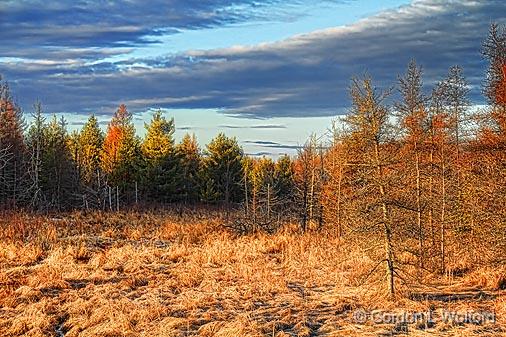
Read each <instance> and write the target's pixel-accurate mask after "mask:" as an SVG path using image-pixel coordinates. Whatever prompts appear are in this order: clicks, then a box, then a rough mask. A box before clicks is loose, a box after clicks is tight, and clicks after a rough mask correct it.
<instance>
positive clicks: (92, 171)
mask: <svg viewBox="0 0 506 337" xmlns="http://www.w3.org/2000/svg"><path fill="white" fill-rule="evenodd" d="M103 142H104V135H103V132H102V130H100V127H99V125H98V121H97V118H96V117H95V116H94V115H92V116H90V118H88V121H87V122H86V124H84V126H83V128H82V130H81V132H80V133H79V136H78V145H77V151H76V153H77V158H75V160H76V162H77V163H78V165H79V171H80V176H81V179H82V181H83V183H84V184H86V185H87V186H92V185H93V186H95V185H99V184H100V183H99V180H100V172H99V171H100V159H101V158H100V154H101V153H100V152H101V149H102V146H103Z"/></svg>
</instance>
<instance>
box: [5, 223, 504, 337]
mask: <svg viewBox="0 0 506 337" xmlns="http://www.w3.org/2000/svg"><path fill="white" fill-rule="evenodd" d="M2 221H3V222H4V223H2V231H3V233H4V234H5V233H7V232H9V231H12V233H11V232H9V233H11V234H9V235H5V236H3V237H4V238H5V239H3V240H2V241H0V335H1V336H57V337H63V336H65V337H77V336H81V337H85V336H104V337H105V336H109V337H112V336H230V337H236V336H276V337H281V336H307V337H309V336H394V335H403V334H409V335H411V336H472V335H480V336H500V335H504V334H505V332H506V330H505V325H504V323H503V321H502V318H503V317H506V316H504V315H505V314H506V303H505V299H506V296H505V294H504V291H503V290H501V289H504V288H503V287H501V284H502V283H501V282H503V281H502V278H501V277H503V276H504V274H502V273H501V272H497V271H494V270H492V269H480V270H476V271H473V272H470V273H468V274H466V275H465V276H463V277H460V278H459V279H458V280H454V281H452V282H446V283H440V284H439V285H437V286H433V287H421V286H420V285H417V286H414V285H408V284H406V283H404V284H403V283H400V284H399V289H400V294H399V296H398V298H396V299H393V300H390V299H386V298H385V297H384V296H383V295H382V294H383V293H384V291H383V288H382V286H381V284H382V282H381V281H382V280H381V273H379V275H378V276H373V277H370V275H369V271H370V270H372V269H373V268H374V266H375V263H374V262H373V261H372V260H371V259H369V258H368V257H367V255H366V254H364V252H363V251H362V250H361V249H360V248H359V247H358V246H357V245H355V244H353V243H349V242H348V243H346V242H345V241H343V240H342V239H340V238H339V237H337V236H335V235H333V234H330V233H325V232H310V233H306V234H300V233H298V232H297V231H296V230H295V227H293V228H292V227H291V226H287V227H286V228H285V229H283V230H281V231H279V232H278V233H275V234H273V235H268V234H261V233H257V234H251V235H246V236H237V235H235V234H234V233H232V232H230V231H229V230H227V229H225V228H224V227H223V226H222V223H223V221H222V220H221V219H220V218H219V216H216V217H212V218H210V219H209V218H201V217H197V216H196V217H194V218H183V219H179V218H177V217H173V216H171V215H170V214H165V215H154V214H144V215H141V214H131V215H125V214H108V215H105V214H100V213H97V214H91V215H83V214H72V215H69V216H68V218H65V219H59V220H58V221H55V220H54V219H53V220H52V219H51V218H49V217H47V218H43V217H29V216H26V217H24V218H22V219H21V218H19V217H18V218H16V219H13V220H12V221H18V222H21V221H22V222H24V225H23V226H25V228H29V229H30V230H26V232H25V233H24V234H23V235H22V236H16V235H18V234H15V233H14V231H13V229H12V228H10V225H9V220H8V218H4V219H3V220H2ZM17 226H20V225H19V223H18V225H17ZM442 310H448V311H452V310H453V311H458V312H469V311H480V310H481V311H487V312H493V313H495V315H496V317H497V320H496V322H495V323H494V322H489V321H487V322H482V323H480V324H477V323H467V322H460V323H459V322H446V321H444V320H443V319H442V318H441V317H438V316H437V315H440V313H441V312H442ZM427 311H431V312H433V313H434V315H435V317H436V318H437V319H436V322H435V323H432V322H427V321H423V320H419V321H417V322H414V323H410V324H404V323H403V322H395V321H390V322H385V321H381V322H375V321H374V319H372V318H371V319H367V320H365V321H358V320H357V317H356V313H357V312H366V313H378V312H385V313H390V314H391V313H394V312H399V313H401V312H413V313H414V312H427Z"/></svg>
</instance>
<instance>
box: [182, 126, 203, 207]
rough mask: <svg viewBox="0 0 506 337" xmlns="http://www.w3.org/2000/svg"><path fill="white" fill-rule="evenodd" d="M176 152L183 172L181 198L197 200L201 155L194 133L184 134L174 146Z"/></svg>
mask: <svg viewBox="0 0 506 337" xmlns="http://www.w3.org/2000/svg"><path fill="white" fill-rule="evenodd" d="M176 153H177V156H178V158H179V163H180V164H179V165H180V166H181V169H182V174H183V177H182V180H183V189H182V194H183V199H184V201H185V202H192V201H193V202H194V201H197V200H198V198H199V193H198V191H199V186H200V180H199V171H200V167H201V164H202V156H201V154H200V150H199V145H198V143H197V139H196V138H195V135H192V136H190V135H189V134H185V135H184V136H183V139H182V140H181V142H180V143H179V144H178V145H177V147H176Z"/></svg>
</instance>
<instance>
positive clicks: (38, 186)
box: [25, 102, 47, 210]
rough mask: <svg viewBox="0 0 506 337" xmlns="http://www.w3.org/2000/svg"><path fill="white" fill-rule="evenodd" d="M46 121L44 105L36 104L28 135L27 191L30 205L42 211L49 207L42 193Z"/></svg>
mask: <svg viewBox="0 0 506 337" xmlns="http://www.w3.org/2000/svg"><path fill="white" fill-rule="evenodd" d="M45 123H46V120H45V118H44V114H43V111H42V104H41V103H40V102H36V103H35V104H34V112H33V121H32V123H31V125H30V128H29V130H28V135H27V145H28V152H29V156H30V158H29V161H30V166H29V171H28V175H29V178H30V179H29V180H30V182H29V186H28V187H27V189H26V191H25V192H26V196H27V198H28V196H29V200H30V201H29V205H30V206H31V207H32V208H33V209H35V210H42V209H43V208H45V207H46V206H47V204H46V202H45V198H44V194H43V191H42V187H43V186H42V172H43V165H42V164H43V161H42V160H43V150H44V148H45V146H46V144H45V134H44V133H45V128H46V124H45Z"/></svg>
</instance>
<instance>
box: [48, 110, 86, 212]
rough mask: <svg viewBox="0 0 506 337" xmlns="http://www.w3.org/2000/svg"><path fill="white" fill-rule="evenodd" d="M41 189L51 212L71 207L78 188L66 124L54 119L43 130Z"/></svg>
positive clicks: (54, 117) (62, 120) (61, 120)
mask: <svg viewBox="0 0 506 337" xmlns="http://www.w3.org/2000/svg"><path fill="white" fill-rule="evenodd" d="M44 138H45V139H44V141H43V143H44V144H45V146H44V149H43V151H42V153H43V156H42V170H41V187H42V191H43V193H44V195H45V200H46V201H47V202H48V206H49V207H50V208H54V209H58V210H62V209H68V208H70V207H72V206H73V202H74V201H75V200H76V194H75V191H76V190H77V187H78V179H77V174H76V167H75V163H74V162H73V160H72V155H71V153H70V150H69V147H68V144H67V142H68V135H67V130H66V121H65V120H64V119H63V117H62V119H60V120H58V119H57V118H56V116H53V118H52V119H51V121H50V122H49V123H48V125H47V126H46V127H45V130H44Z"/></svg>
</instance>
